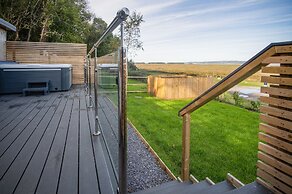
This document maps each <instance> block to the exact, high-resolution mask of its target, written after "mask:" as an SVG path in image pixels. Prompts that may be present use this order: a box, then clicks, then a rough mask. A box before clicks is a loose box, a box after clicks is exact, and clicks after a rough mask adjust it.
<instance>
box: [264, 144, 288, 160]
mask: <svg viewBox="0 0 292 194" xmlns="http://www.w3.org/2000/svg"><path fill="white" fill-rule="evenodd" d="M259 150H261V151H263V152H265V153H267V154H269V155H272V156H274V157H275V158H278V159H281V160H282V161H285V162H287V163H289V164H292V156H291V155H290V154H286V153H284V152H282V151H280V150H278V149H276V148H274V147H272V146H269V145H267V144H264V143H262V142H259Z"/></svg>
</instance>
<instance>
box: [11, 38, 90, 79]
mask: <svg viewBox="0 0 292 194" xmlns="http://www.w3.org/2000/svg"><path fill="white" fill-rule="evenodd" d="M86 49H87V46H86V44H76V43H51V42H22V41H7V48H6V52H7V60H8V61H16V62H19V63H43V64H71V65H72V67H73V70H72V72H73V78H72V80H73V84H81V83H83V79H84V66H83V65H84V57H85V55H86Z"/></svg>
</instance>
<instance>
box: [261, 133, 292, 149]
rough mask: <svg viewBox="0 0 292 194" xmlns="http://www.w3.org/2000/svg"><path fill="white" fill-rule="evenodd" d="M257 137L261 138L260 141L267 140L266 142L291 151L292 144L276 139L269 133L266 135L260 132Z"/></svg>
mask: <svg viewBox="0 0 292 194" xmlns="http://www.w3.org/2000/svg"><path fill="white" fill-rule="evenodd" d="M259 139H260V140H262V141H265V142H267V143H268V144H271V145H273V146H276V147H278V148H281V149H283V150H286V151H289V152H292V145H291V144H290V143H287V142H285V141H282V140H280V139H277V138H275V137H273V136H270V135H267V134H265V133H262V132H260V133H259Z"/></svg>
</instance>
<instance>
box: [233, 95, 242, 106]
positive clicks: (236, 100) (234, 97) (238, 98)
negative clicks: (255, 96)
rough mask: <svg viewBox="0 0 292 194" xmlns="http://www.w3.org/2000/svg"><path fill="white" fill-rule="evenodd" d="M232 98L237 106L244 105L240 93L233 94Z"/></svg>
mask: <svg viewBox="0 0 292 194" xmlns="http://www.w3.org/2000/svg"><path fill="white" fill-rule="evenodd" d="M232 97H233V99H234V103H235V105H236V106H241V105H242V98H241V97H240V96H239V92H233V94H232Z"/></svg>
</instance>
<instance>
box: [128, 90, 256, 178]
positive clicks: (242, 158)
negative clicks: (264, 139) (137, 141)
mask: <svg viewBox="0 0 292 194" xmlns="http://www.w3.org/2000/svg"><path fill="white" fill-rule="evenodd" d="M188 102H190V100H172V101H170V100H160V99H157V98H155V97H149V96H148V95H147V94H131V93H130V94H128V118H129V119H130V120H131V121H132V122H133V124H134V125H135V126H136V127H137V129H138V130H139V131H140V132H141V134H142V135H143V136H144V137H145V138H146V139H147V141H148V142H149V143H150V145H151V146H152V147H153V148H154V150H155V151H156V152H157V153H158V155H159V156H160V157H161V158H162V160H163V161H164V162H165V163H166V165H167V166H168V167H169V168H170V169H171V170H172V171H173V172H174V173H175V175H176V176H179V174H180V166H181V149H182V147H181V134H182V133H181V129H182V119H181V118H180V117H178V115H177V112H178V110H179V109H180V108H182V107H183V106H184V105H186V104H187V103H188ZM258 124H259V114H258V113H256V112H251V111H248V110H246V109H242V108H239V107H236V106H233V105H229V104H225V103H221V102H218V101H212V102H210V103H208V104H207V105H205V106H203V107H202V108H200V109H199V110H197V111H195V112H194V113H192V115H191V154H190V155H191V173H192V174H193V175H194V176H195V177H197V178H198V179H200V180H202V179H204V178H205V177H207V176H208V177H210V178H211V179H212V180H214V181H215V182H219V181H222V180H224V179H225V178H226V174H227V172H230V173H231V174H233V175H234V176H236V177H238V178H239V179H240V180H241V181H242V182H244V183H249V182H252V181H254V180H255V177H256V161H257V143H258V139H257V133H258Z"/></svg>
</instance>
